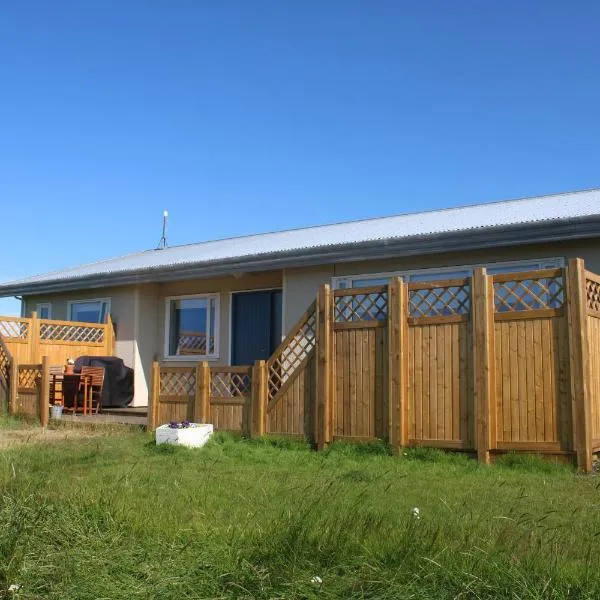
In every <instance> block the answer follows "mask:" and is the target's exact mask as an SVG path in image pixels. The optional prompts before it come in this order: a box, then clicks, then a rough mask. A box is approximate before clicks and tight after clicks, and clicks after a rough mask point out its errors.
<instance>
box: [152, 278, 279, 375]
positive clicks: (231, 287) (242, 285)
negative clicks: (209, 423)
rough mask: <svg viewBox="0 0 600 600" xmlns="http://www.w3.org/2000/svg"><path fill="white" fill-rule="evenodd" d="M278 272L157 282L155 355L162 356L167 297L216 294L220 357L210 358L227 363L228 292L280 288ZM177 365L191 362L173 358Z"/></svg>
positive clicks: (228, 338)
mask: <svg viewBox="0 0 600 600" xmlns="http://www.w3.org/2000/svg"><path fill="white" fill-rule="evenodd" d="M282 286H283V279H282V273H281V271H269V272H264V273H255V274H243V275H240V276H238V277H233V276H228V277H217V278H210V279H190V280H186V281H177V282H172V283H164V284H161V285H160V291H159V302H158V322H159V323H160V328H159V329H160V330H159V332H158V335H157V338H156V344H155V355H156V356H157V357H158V358H160V359H163V358H164V356H165V325H164V324H165V308H166V300H167V298H169V297H171V296H186V295H193V294H211V293H219V305H220V306H219V356H218V359H214V360H211V364H214V365H215V366H216V365H228V364H229V357H230V353H231V332H230V324H231V293H232V292H241V291H252V290H264V289H273V288H278V289H280V288H282ZM172 360H173V362H176V363H177V364H186V363H190V362H192V363H194V361H185V360H183V361H182V360H181V359H179V358H178V359H172Z"/></svg>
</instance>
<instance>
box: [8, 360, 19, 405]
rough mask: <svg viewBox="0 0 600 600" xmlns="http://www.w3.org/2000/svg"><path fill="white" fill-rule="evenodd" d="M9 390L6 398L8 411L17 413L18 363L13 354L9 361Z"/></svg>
mask: <svg viewBox="0 0 600 600" xmlns="http://www.w3.org/2000/svg"><path fill="white" fill-rule="evenodd" d="M9 385H10V392H9V400H8V412H9V414H11V415H14V414H16V413H17V401H18V396H19V364H18V363H17V359H16V358H15V357H14V356H13V357H12V359H11V361H10V384H9Z"/></svg>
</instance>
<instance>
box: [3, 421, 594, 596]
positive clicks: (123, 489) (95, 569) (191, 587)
mask: <svg viewBox="0 0 600 600" xmlns="http://www.w3.org/2000/svg"><path fill="white" fill-rule="evenodd" d="M0 435H1V432H0ZM0 484H1V485H2V493H1V498H0V590H6V588H7V586H8V585H10V584H11V583H19V584H22V586H23V587H22V589H21V591H20V592H19V594H18V597H19V598H50V599H59V598H60V599H65V598H66V599H70V598H73V599H75V598H76V599H78V600H85V599H90V600H91V599H96V598H110V599H111V600H112V599H121V598H123V599H125V598H127V599H130V598H144V599H146V598H156V599H171V598H173V599H176V598H177V599H181V598H186V599H187V598H264V599H267V598H296V599H309V598H373V599H375V598H377V599H404V598H406V599H408V598H415V599H431V600H434V599H435V600H444V599H449V598H456V599H467V598H473V599H511V600H516V599H536V600H541V599H559V598H572V599H582V598H590V599H592V598H594V599H596V598H599V597H600V494H599V492H598V484H599V480H598V479H597V478H596V477H584V476H579V475H577V474H576V473H575V472H574V471H573V470H572V469H570V468H568V467H561V466H556V465H551V464H548V463H543V462H541V461H539V460H537V459H535V458H530V457H527V458H522V457H517V456H512V455H509V456H507V457H505V458H504V459H503V460H502V461H500V462H499V463H498V464H496V465H494V466H492V467H482V466H479V465H478V464H477V463H476V462H475V461H473V460H470V459H468V458H466V457H465V456H462V455H459V454H454V455H452V454H444V453H442V452H439V451H432V450H423V449H415V450H407V451H406V452H405V453H404V452H403V453H401V455H400V456H391V455H390V453H389V450H388V448H387V447H386V446H385V444H370V445H366V446H359V447H353V446H349V445H347V444H334V445H333V446H332V447H330V448H329V449H328V450H327V451H325V452H321V453H316V452H313V451H311V450H310V449H309V448H308V447H307V446H306V445H305V444H301V443H296V442H289V441H277V440H256V441H244V440H238V439H235V438H233V437H232V436H229V435H226V434H217V435H216V436H215V437H214V439H213V441H212V442H211V443H210V444H209V445H208V446H207V447H206V448H204V449H201V450H185V449H181V448H174V447H165V446H160V447H157V446H155V445H154V443H153V441H152V438H151V436H149V435H147V434H144V433H142V432H139V431H137V432H136V431H133V430H129V431H126V432H124V433H122V434H120V435H114V436H113V437H94V438H90V439H87V440H78V441H72V442H61V443H54V444H48V445H37V446H35V445H31V446H21V447H18V448H14V449H12V450H7V451H4V452H1V453H0ZM414 507H418V508H419V509H420V519H416V518H415V517H414V516H413V514H412V509H413V508H414ZM315 576H318V577H320V578H321V579H322V583H321V584H319V583H314V582H313V581H311V580H312V579H313V578H314V577H315ZM3 593H4V594H5V595H6V597H11V596H10V594H9V593H8V592H3V591H0V597H2V594H3ZM15 597H16V596H15Z"/></svg>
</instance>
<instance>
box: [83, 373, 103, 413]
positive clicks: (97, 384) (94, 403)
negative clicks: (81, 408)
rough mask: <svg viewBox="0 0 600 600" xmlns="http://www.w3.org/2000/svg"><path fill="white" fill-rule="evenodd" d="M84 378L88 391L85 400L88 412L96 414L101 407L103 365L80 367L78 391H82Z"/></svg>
mask: <svg viewBox="0 0 600 600" xmlns="http://www.w3.org/2000/svg"><path fill="white" fill-rule="evenodd" d="M86 380H87V393H88V398H87V401H88V403H89V404H88V406H89V407H90V413H92V412H95V414H98V412H99V411H100V409H101V408H102V390H103V388H104V367H81V381H80V383H79V389H80V392H84V389H85V385H86ZM84 402H85V399H84ZM94 409H95V410H94Z"/></svg>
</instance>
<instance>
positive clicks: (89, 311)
mask: <svg viewBox="0 0 600 600" xmlns="http://www.w3.org/2000/svg"><path fill="white" fill-rule="evenodd" d="M68 312H69V319H70V320H71V321H81V322H83V323H104V322H105V321H106V317H107V316H108V313H109V312H110V300H109V299H108V298H98V299H95V300H76V301H73V302H69V303H68Z"/></svg>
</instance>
